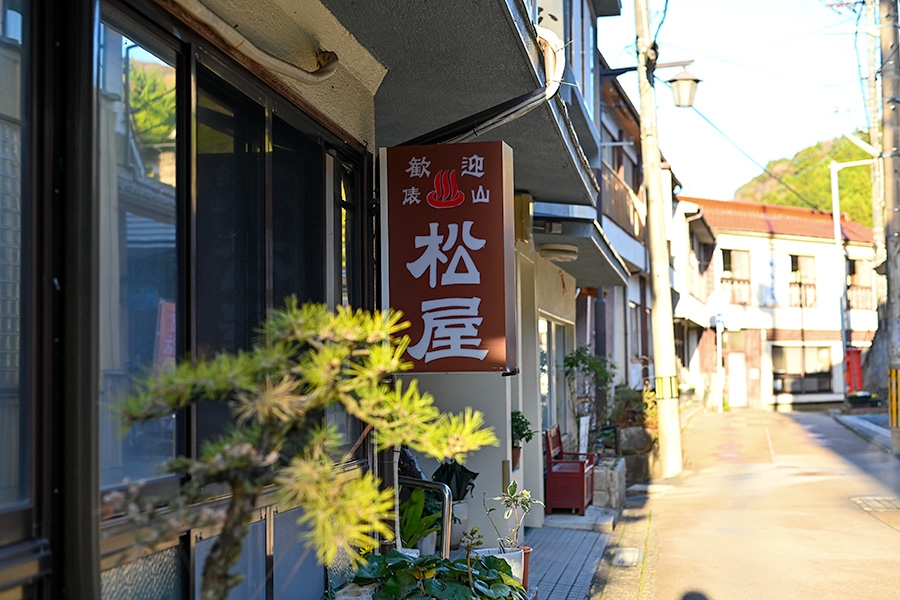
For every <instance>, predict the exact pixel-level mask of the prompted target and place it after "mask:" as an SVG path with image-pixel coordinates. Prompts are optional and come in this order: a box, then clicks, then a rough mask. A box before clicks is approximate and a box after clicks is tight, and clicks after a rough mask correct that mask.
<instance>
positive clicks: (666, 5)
mask: <svg viewBox="0 0 900 600" xmlns="http://www.w3.org/2000/svg"><path fill="white" fill-rule="evenodd" d="M668 12H669V0H666V3H665V4H664V5H663V14H662V19H660V20H659V25H657V26H656V33H654V34H653V41H654V42H656V38H658V37H659V30H660V29H662V26H663V23H665V22H666V14H667V13H668Z"/></svg>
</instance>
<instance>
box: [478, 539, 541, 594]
mask: <svg viewBox="0 0 900 600" xmlns="http://www.w3.org/2000/svg"><path fill="white" fill-rule="evenodd" d="M529 550H531V549H530V548H529ZM472 552H474V553H475V554H478V555H481V556H485V555H488V554H492V555H494V556H496V557H497V558H502V559H503V560H505V561H506V562H507V564H509V568H510V569H512V575H513V577H515V578H516V579H518V580H519V581H520V582H522V585H523V587H524V585H525V583H524V582H523V581H522V580H523V572H524V569H525V552H524V551H523V550H522V548H521V547H518V548H475V549H474V550H473V551H472Z"/></svg>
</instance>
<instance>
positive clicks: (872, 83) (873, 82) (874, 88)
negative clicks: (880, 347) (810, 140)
mask: <svg viewBox="0 0 900 600" xmlns="http://www.w3.org/2000/svg"><path fill="white" fill-rule="evenodd" d="M875 2H876V0H866V23H867V25H868V32H867V35H866V39H867V40H868V46H867V47H868V55H869V56H868V58H869V76H868V99H867V101H866V110H867V112H868V114H869V145H871V146H872V147H874V148H880V147H881V138H880V128H879V122H880V121H879V118H878V117H879V111H878V73H877V70H876V69H877V60H876V53H877V51H878V48H877V46H878V35H876V33H875V32H876V31H877V29H876V23H877V19H876V18H875V17H876V14H877V12H878V11H877V8H876V6H875ZM873 158H876V157H874V156H873ZM871 174H872V238H873V240H874V242H875V264H876V265H880V264H881V263H883V262H884V186H883V183H882V179H883V177H882V176H883V173H882V163H881V160H873V161H872V167H871ZM876 289H877V292H878V304H879V305H881V304H883V302H884V299H885V298H884V295H885V294H884V286H883V285H882V284H881V282H879V284H878V286H877V288H876Z"/></svg>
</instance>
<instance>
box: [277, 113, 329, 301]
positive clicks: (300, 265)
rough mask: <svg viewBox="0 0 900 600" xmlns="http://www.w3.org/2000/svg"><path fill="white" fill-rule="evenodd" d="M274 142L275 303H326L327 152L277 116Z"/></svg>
mask: <svg viewBox="0 0 900 600" xmlns="http://www.w3.org/2000/svg"><path fill="white" fill-rule="evenodd" d="M272 140H273V151H272V288H273V289H272V292H273V302H274V303H275V305H276V306H281V304H282V302H283V301H284V299H285V297H287V296H289V295H292V294H296V296H297V298H298V299H299V300H300V302H301V303H302V302H325V300H326V297H325V228H324V227H323V226H322V224H323V223H325V181H324V179H325V164H324V163H325V159H324V156H325V153H324V151H323V150H322V147H321V146H320V145H319V144H318V143H316V142H315V141H314V140H311V139H310V138H308V137H306V136H304V135H303V134H301V133H300V132H298V131H297V130H296V129H294V128H293V127H291V126H289V125H288V124H286V123H285V122H284V121H282V120H280V119H278V118H275V119H272Z"/></svg>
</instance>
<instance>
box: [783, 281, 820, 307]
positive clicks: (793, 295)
mask: <svg viewBox="0 0 900 600" xmlns="http://www.w3.org/2000/svg"><path fill="white" fill-rule="evenodd" d="M788 294H789V296H790V302H791V304H790V305H791V306H793V307H796V308H812V307H814V306H815V305H816V284H814V283H796V282H792V283H791V285H790V288H789V289H788Z"/></svg>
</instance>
